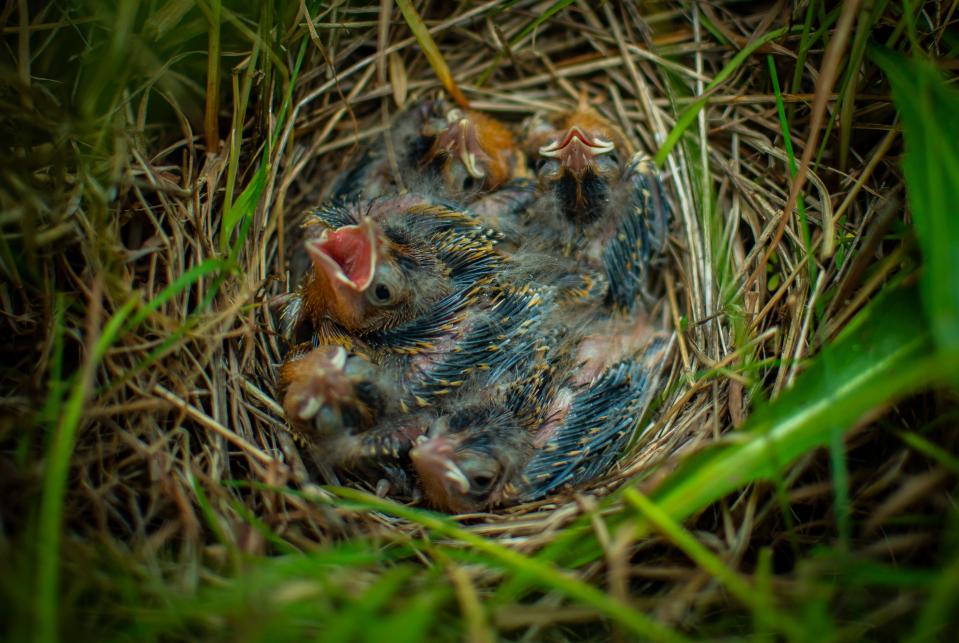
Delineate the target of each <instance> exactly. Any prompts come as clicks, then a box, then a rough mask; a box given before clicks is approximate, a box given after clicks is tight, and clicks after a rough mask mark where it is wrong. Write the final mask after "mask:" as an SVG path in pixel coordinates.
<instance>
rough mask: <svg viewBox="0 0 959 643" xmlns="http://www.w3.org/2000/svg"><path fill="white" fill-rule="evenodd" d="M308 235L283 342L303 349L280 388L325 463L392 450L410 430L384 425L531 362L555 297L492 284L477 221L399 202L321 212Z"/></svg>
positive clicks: (496, 261)
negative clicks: (304, 267)
mask: <svg viewBox="0 0 959 643" xmlns="http://www.w3.org/2000/svg"><path fill="white" fill-rule="evenodd" d="M311 226H315V227H318V228H320V232H319V234H314V235H312V236H311V237H310V238H309V239H308V240H307V241H306V246H307V249H308V251H309V253H310V256H311V259H312V261H313V270H312V272H311V273H310V274H309V275H308V276H307V277H306V279H305V281H304V283H303V286H302V287H301V289H300V292H299V294H298V295H297V297H294V298H293V299H292V300H291V301H290V304H289V306H288V308H287V309H286V311H285V312H284V323H285V326H286V328H287V334H288V336H290V337H295V336H296V335H297V334H298V333H299V334H302V331H306V332H308V333H309V335H310V340H309V341H307V342H305V343H304V344H302V345H301V348H300V349H298V350H297V351H295V353H294V356H293V357H292V358H291V359H290V360H288V361H287V363H286V364H284V366H283V367H282V368H281V380H282V384H283V386H282V389H283V396H284V397H283V399H284V408H285V410H286V413H287V416H288V418H289V419H290V422H291V424H292V425H293V426H294V427H295V428H297V429H298V431H299V432H300V433H301V434H302V435H303V436H304V437H305V438H306V439H307V441H311V442H320V443H323V445H324V450H325V452H326V453H327V458H328V459H332V460H333V464H334V465H336V464H338V463H341V462H347V461H351V460H355V459H357V458H359V457H361V456H363V457H366V456H378V455H383V454H384V453H389V454H391V455H392V456H393V457H394V458H395V457H397V456H398V455H402V453H403V452H404V451H405V449H406V447H408V445H409V438H410V436H411V435H412V433H410V431H406V430H404V431H402V432H400V433H401V434H402V435H398V434H397V432H396V431H394V430H392V429H391V428H390V427H391V426H395V425H397V418H400V417H405V416H407V415H409V414H410V413H413V412H417V411H418V410H419V409H431V408H435V407H438V406H440V405H443V404H444V401H445V400H447V399H450V398H454V397H456V396H457V395H458V394H459V392H460V391H461V390H464V389H468V388H471V387H480V386H483V385H484V383H486V382H495V381H497V380H498V379H500V378H502V377H504V376H506V375H508V374H509V373H510V372H511V371H512V370H513V369H514V365H515V364H516V363H517V362H518V361H521V360H523V359H526V358H527V356H528V354H529V352H530V350H531V348H532V342H533V341H534V338H535V337H536V329H537V325H538V324H539V322H540V319H541V314H540V311H541V309H544V308H548V307H549V306H550V305H551V301H552V292H551V291H550V290H549V289H546V290H544V291H543V292H540V291H539V290H537V289H535V288H532V287H529V286H525V285H519V286H514V285H512V284H510V283H508V281H509V280H507V282H505V283H504V282H502V281H501V280H500V277H501V275H502V273H503V270H502V268H503V262H504V261H505V259H504V258H503V257H502V256H500V255H499V254H498V253H497V252H496V251H495V248H494V246H493V245H492V242H491V241H490V238H489V236H488V235H489V234H491V233H490V232H489V231H488V230H486V229H484V228H483V227H482V226H480V225H478V224H477V221H476V219H474V218H472V217H471V216H469V215H467V214H465V213H462V212H459V211H456V210H452V209H449V208H445V207H442V206H435V205H432V204H431V203H430V202H428V201H426V200H423V199H420V198H419V197H415V196H413V195H406V196H403V197H391V198H385V199H376V200H373V201H367V202H356V203H355V204H354V205H352V206H349V207H345V206H336V207H331V208H327V209H324V210H322V211H320V212H319V213H317V215H316V216H315V220H313V221H312V222H311ZM379 290H384V291H383V292H378V291H379ZM331 436H333V437H331ZM340 438H344V439H342V440H341V439H340ZM345 438H349V439H348V440H347V439H345ZM331 441H335V443H336V445H337V446H336V448H333V447H330V446H329V445H330V444H332V442H331ZM343 445H351V446H350V448H349V449H347V448H345V447H344V446H343Z"/></svg>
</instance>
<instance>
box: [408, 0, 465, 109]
mask: <svg viewBox="0 0 959 643" xmlns="http://www.w3.org/2000/svg"><path fill="white" fill-rule="evenodd" d="M396 5H397V6H398V7H399V8H400V12H402V14H403V18H405V19H406V24H408V25H409V26H410V31H412V32H413V37H414V38H416V42H418V43H419V45H420V49H422V50H423V55H425V56H426V60H427V61H429V63H430V67H432V68H433V71H434V72H435V73H436V77H437V78H439V81H440V83H442V85H443V88H444V89H446V91H447V93H448V94H449V95H450V97H451V98H452V99H453V100H454V101H456V104H457V105H459V106H460V107H469V106H470V105H469V101H468V100H466V96H464V95H463V92H461V91H460V88H459V87H458V86H457V85H456V81H455V80H453V75H452V74H451V73H450V68H449V65H447V64H446V59H445V58H443V54H442V52H440V48H439V47H437V46H436V41H435V40H433V36H431V35H430V32H429V29H427V28H426V24H425V23H424V22H423V19H422V18H420V14H418V13H417V12H416V9H415V8H414V7H413V3H412V2H410V0H396Z"/></svg>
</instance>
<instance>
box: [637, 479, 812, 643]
mask: <svg viewBox="0 0 959 643" xmlns="http://www.w3.org/2000/svg"><path fill="white" fill-rule="evenodd" d="M623 497H624V499H625V500H626V502H628V503H629V504H630V505H632V506H633V507H634V508H635V509H636V510H637V511H639V513H640V515H641V516H642V517H643V518H644V519H645V521H647V522H649V523H651V524H652V525H653V527H655V529H656V530H657V531H658V532H660V533H661V534H663V535H664V536H665V537H666V538H667V539H668V540H669V541H670V542H672V543H673V544H674V545H676V546H677V547H679V548H680V549H681V550H682V551H683V553H684V554H686V555H687V556H689V558H690V560H692V561H693V562H694V563H696V564H697V565H698V566H699V567H700V568H702V569H703V570H705V571H706V572H708V573H709V574H710V575H711V576H712V577H713V578H715V579H716V580H717V581H719V582H720V583H722V585H723V586H724V587H725V588H726V589H727V590H729V593H730V594H732V595H733V596H735V597H736V599H737V600H738V601H739V602H741V603H742V604H743V605H745V606H746V607H748V608H749V609H751V610H752V612H753V615H754V616H755V618H756V619H757V620H758V621H759V622H761V623H762V625H764V626H765V627H767V628H770V629H775V630H778V631H779V632H780V633H781V634H783V635H784V636H786V637H787V639H789V640H798V639H799V638H800V635H801V633H802V628H801V627H800V626H799V623H797V622H796V621H794V620H793V619H792V618H790V617H789V616H787V615H786V614H785V613H783V612H780V611H778V610H773V609H770V605H769V604H768V603H769V601H767V600H766V597H764V596H762V595H761V594H760V592H759V589H758V588H753V587H750V585H749V583H747V582H746V581H745V580H743V578H742V577H741V576H740V575H739V574H737V573H736V572H734V571H733V570H732V569H730V568H729V567H728V566H727V565H726V564H725V563H723V561H721V560H720V559H719V557H718V556H716V555H715V554H714V553H712V552H711V551H709V550H708V549H707V548H706V547H705V546H704V545H703V544H701V543H700V542H699V541H697V540H696V539H695V538H693V537H692V535H691V534H690V533H689V532H688V531H686V530H685V529H683V528H682V526H680V525H679V523H677V522H676V521H675V520H673V519H672V518H670V517H669V515H668V514H666V512H664V511H663V510H662V509H660V508H659V507H658V506H657V505H656V504H655V503H653V502H652V501H651V500H650V499H649V498H647V497H646V496H644V495H643V494H641V493H639V492H638V491H636V490H635V489H626V491H625V492H624V493H623Z"/></svg>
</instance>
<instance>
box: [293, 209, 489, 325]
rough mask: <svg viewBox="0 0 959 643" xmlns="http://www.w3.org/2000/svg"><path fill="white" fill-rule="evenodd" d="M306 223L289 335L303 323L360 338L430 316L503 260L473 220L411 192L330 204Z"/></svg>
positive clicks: (462, 294) (465, 294) (486, 235)
mask: <svg viewBox="0 0 959 643" xmlns="http://www.w3.org/2000/svg"><path fill="white" fill-rule="evenodd" d="M305 226H306V229H307V239H306V241H305V243H304V245H305V248H306V251H307V254H308V256H309V258H310V262H311V268H312V269H311V270H310V271H308V273H307V275H306V278H305V279H304V281H303V284H302V286H301V287H300V289H299V292H298V293H297V295H296V296H294V297H292V298H291V299H290V301H289V302H288V304H287V307H286V309H285V310H284V313H283V321H284V324H283V325H284V329H285V331H286V334H287V336H294V335H295V334H296V330H297V328H299V327H300V326H303V325H304V324H306V325H307V326H308V327H309V330H310V331H311V332H313V333H320V335H321V336H324V337H326V336H329V335H343V334H349V335H353V336H357V337H363V336H365V335H368V334H370V333H373V332H375V331H380V330H386V329H390V328H396V327H398V326H400V325H402V324H403V323H405V322H410V321H411V320H415V319H419V318H421V317H422V316H423V315H429V316H431V318H435V317H436V316H437V313H438V308H448V305H446V304H448V303H449V302H447V300H448V299H449V298H450V297H452V298H453V299H457V296H459V298H460V299H462V302H461V303H464V304H465V302H466V301H467V300H468V299H469V298H468V296H467V293H468V292H469V291H471V290H472V289H473V287H474V286H476V285H477V284H479V283H481V282H483V281H484V280H488V278H489V277H490V276H491V275H492V274H493V273H494V272H495V270H496V268H497V266H498V265H499V263H500V260H501V258H500V255H499V254H498V253H497V251H496V250H495V249H494V247H493V241H492V239H491V238H490V236H488V235H489V231H488V230H486V229H485V228H484V227H483V226H482V224H481V223H480V222H479V220H478V219H476V218H475V217H473V216H471V215H470V214H468V213H466V212H462V211H458V210H454V209H451V208H449V207H446V206H441V205H434V204H433V203H432V202H431V201H430V200H428V199H426V198H422V197H418V196H415V195H405V196H392V197H385V198H379V199H373V200H367V201H356V202H354V203H352V204H350V205H346V204H334V205H329V206H327V207H325V208H322V209H320V210H319V211H317V212H316V213H315V214H314V215H313V216H311V217H310V218H309V219H308V220H307V222H306V224H305ZM454 303H455V302H454ZM454 307H455V306H454ZM440 317H443V315H440Z"/></svg>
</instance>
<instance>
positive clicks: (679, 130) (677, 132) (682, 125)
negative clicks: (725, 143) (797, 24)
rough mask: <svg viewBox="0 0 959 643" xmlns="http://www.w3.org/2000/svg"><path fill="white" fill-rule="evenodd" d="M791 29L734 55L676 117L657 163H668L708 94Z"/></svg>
mask: <svg viewBox="0 0 959 643" xmlns="http://www.w3.org/2000/svg"><path fill="white" fill-rule="evenodd" d="M789 31H790V30H789V28H787V27H783V28H781V29H774V30H773V31H770V32H769V33H767V34H765V35H764V36H763V37H762V38H759V39H757V40H754V41H753V42H751V43H749V44H748V45H746V46H745V47H743V48H742V49H741V50H740V51H739V53H737V54H736V55H735V56H733V58H732V60H730V61H729V62H728V63H726V66H725V67H723V68H722V69H721V70H720V72H719V73H718V74H716V77H715V78H713V80H712V81H711V82H710V83H709V84H708V85H706V87H705V88H704V90H703V91H704V93H705V94H707V95H706V96H703V97H702V98H700V99H699V100H697V101H696V102H694V103H692V104H691V105H690V106H689V107H687V108H686V109H685V110H684V111H683V113H682V114H680V115H679V118H677V119H676V125H674V126H673V129H671V130H670V131H669V134H667V135H666V140H665V141H664V142H663V146H662V147H660V148H659V151H657V152H656V156H655V157H654V158H653V160H654V161H656V165H658V166H659V167H663V165H665V163H666V157H667V156H669V153H670V152H672V151H673V148H674V147H676V144H677V143H679V140H680V139H681V138H682V136H683V134H684V133H685V132H686V130H687V129H689V127H690V126H691V125H692V124H693V123H694V122H695V121H696V117H697V116H698V115H699V112H700V110H702V109H703V107H705V106H706V103H707V102H708V101H709V96H708V94H709V93H710V92H711V91H712V90H714V89H716V88H717V87H719V86H720V85H721V84H722V83H723V82H725V80H726V79H727V78H729V77H730V76H731V75H732V74H733V72H735V71H736V70H737V69H739V67H740V66H741V65H742V64H743V63H744V62H746V59H747V58H749V56H750V55H752V53H753V52H754V51H756V50H757V49H759V48H760V47H762V46H763V45H765V44H766V43H767V42H770V41H772V40H775V39H776V38H779V37H780V36H782V35H783V34H785V33H788V32H789Z"/></svg>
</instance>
